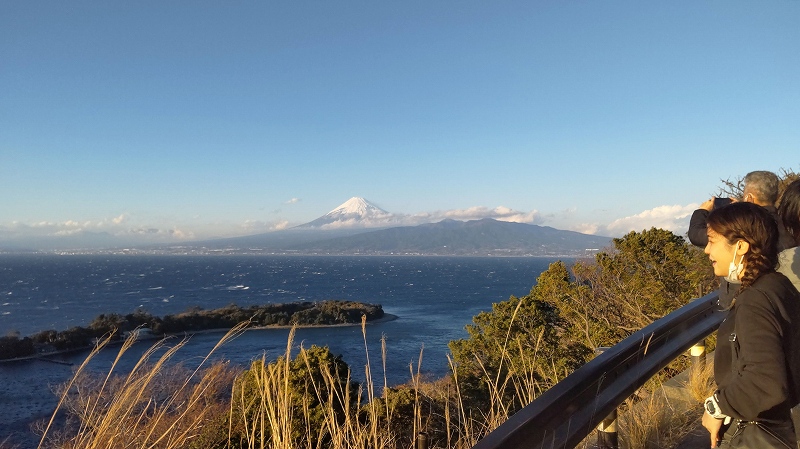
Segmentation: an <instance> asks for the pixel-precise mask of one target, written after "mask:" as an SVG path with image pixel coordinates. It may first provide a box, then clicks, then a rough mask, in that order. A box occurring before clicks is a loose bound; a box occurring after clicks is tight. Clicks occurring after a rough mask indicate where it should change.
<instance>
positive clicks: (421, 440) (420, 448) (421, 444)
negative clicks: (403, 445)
mask: <svg viewBox="0 0 800 449" xmlns="http://www.w3.org/2000/svg"><path fill="white" fill-rule="evenodd" d="M416 449H428V434H427V433H425V432H420V433H418V434H417V447H416Z"/></svg>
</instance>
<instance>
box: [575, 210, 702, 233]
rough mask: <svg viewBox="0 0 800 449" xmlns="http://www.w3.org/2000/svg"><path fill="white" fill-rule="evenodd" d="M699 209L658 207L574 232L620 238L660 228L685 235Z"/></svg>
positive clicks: (577, 229)
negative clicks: (696, 210) (694, 213)
mask: <svg viewBox="0 0 800 449" xmlns="http://www.w3.org/2000/svg"><path fill="white" fill-rule="evenodd" d="M697 207H698V205H697V204H696V203H693V204H688V205H685V206H684V205H678V204H676V205H665V206H658V207H654V208H652V209H648V210H646V211H643V212H640V213H638V214H636V215H631V216H628V217H622V218H618V219H616V220H614V221H612V222H610V223H608V224H602V223H583V224H579V225H576V226H573V227H572V230H574V231H578V232H583V233H585V234H598V235H607V236H611V237H619V236H622V235H625V234H627V233H629V232H631V231H637V232H638V231H642V230H645V229H650V228H660V229H666V230H668V231H671V232H673V233H674V234H677V235H684V234H686V231H687V230H688V229H689V217H690V216H691V214H692V212H694V211H695V209H697Z"/></svg>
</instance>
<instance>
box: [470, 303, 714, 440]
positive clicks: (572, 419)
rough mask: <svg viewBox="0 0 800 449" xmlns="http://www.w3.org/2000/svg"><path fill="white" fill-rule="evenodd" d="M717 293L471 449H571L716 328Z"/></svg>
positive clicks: (653, 327) (589, 368)
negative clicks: (638, 390) (630, 397)
mask: <svg viewBox="0 0 800 449" xmlns="http://www.w3.org/2000/svg"><path fill="white" fill-rule="evenodd" d="M724 316H725V313H724V312H723V311H722V310H721V309H720V307H719V305H718V304H717V293H716V292H714V293H710V294H708V295H706V296H703V297H702V298H699V299H695V300H694V301H692V302H691V303H689V304H688V305H686V306H684V307H681V308H680V309H678V310H676V311H674V312H672V313H670V314H669V315H667V316H665V317H663V318H661V319H659V320H656V321H655V322H653V323H652V324H650V325H649V326H647V327H645V328H644V329H642V330H640V331H638V332H636V333H634V334H633V335H631V336H630V337H628V338H626V339H625V340H623V341H621V342H620V343H618V344H617V345H615V346H613V347H611V348H609V349H608V350H606V351H605V352H603V353H602V354H601V355H599V356H597V357H595V358H594V359H593V360H591V361H589V362H588V363H586V364H585V365H583V366H582V367H580V368H578V369H577V370H575V371H574V372H573V373H572V374H570V375H569V376H567V377H566V378H564V379H563V380H562V381H561V382H559V383H557V384H556V385H554V386H553V387H551V388H550V389H548V390H547V391H545V392H544V393H542V395H541V396H539V397H538V398H536V400H534V401H533V402H531V403H530V404H528V405H527V406H525V407H524V408H523V409H522V410H520V411H519V412H517V413H516V414H514V415H513V416H511V417H510V418H509V419H508V420H507V421H506V422H504V423H503V424H501V425H500V426H499V427H498V428H497V429H495V430H494V431H493V432H491V433H489V434H488V435H486V437H484V438H483V439H482V440H481V441H479V442H478V444H476V445H475V446H474V448H473V449H517V448H519V449H522V448H542V449H544V448H548V449H555V448H573V447H575V446H576V445H578V444H579V443H580V442H581V441H582V440H583V439H584V438H586V436H587V435H589V433H590V432H592V430H594V428H595V427H596V426H597V425H598V424H599V423H600V422H601V421H602V420H603V419H604V418H605V417H606V416H608V414H609V413H611V411H613V410H614V409H616V408H617V406H619V405H620V404H621V403H622V402H623V401H625V399H626V398H628V397H629V396H630V395H631V394H633V393H634V392H635V391H636V390H637V389H638V388H639V387H641V386H642V385H644V383H645V382H647V380H648V379H650V378H651V377H653V376H654V375H655V374H656V373H658V372H659V371H660V370H661V369H663V368H664V367H665V366H667V364H669V363H670V362H671V361H672V360H674V359H676V358H677V357H678V356H679V355H681V354H682V353H683V352H685V351H686V350H688V349H689V348H690V347H692V345H694V344H695V343H697V342H698V341H700V340H702V339H703V338H705V337H706V336H708V335H709V334H711V333H712V332H713V331H714V330H716V329H717V328H718V327H719V324H720V323H721V322H722V319H723V318H724Z"/></svg>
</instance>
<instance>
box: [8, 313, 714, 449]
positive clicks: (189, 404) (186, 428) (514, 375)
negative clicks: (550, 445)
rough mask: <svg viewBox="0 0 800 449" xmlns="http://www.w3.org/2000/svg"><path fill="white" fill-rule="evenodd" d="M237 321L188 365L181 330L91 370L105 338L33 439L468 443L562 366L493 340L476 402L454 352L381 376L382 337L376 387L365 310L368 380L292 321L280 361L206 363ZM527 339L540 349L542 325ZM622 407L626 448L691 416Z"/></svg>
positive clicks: (57, 446) (86, 444)
mask: <svg viewBox="0 0 800 449" xmlns="http://www.w3.org/2000/svg"><path fill="white" fill-rule="evenodd" d="M512 321H513V320H512ZM243 331H244V325H243V326H239V327H237V328H234V329H232V330H231V332H229V333H227V334H226V335H225V336H224V337H223V338H222V339H221V340H220V342H219V343H218V344H217V345H216V346H215V347H214V348H213V349H212V350H211V351H210V353H209V354H208V355H207V356H206V358H205V359H204V360H203V361H202V362H201V363H200V364H199V366H198V367H197V368H196V369H194V370H188V369H184V368H182V367H180V366H176V365H175V363H170V362H171V360H172V359H173V357H174V356H175V354H176V353H177V352H178V351H179V350H180V349H181V348H182V347H183V346H184V345H185V344H186V341H185V340H184V341H179V342H177V343H176V344H175V345H173V346H171V347H167V346H166V342H165V341H161V342H159V343H156V344H155V345H153V346H152V347H151V348H150V349H149V350H147V351H146V352H145V353H144V355H142V356H141V358H140V359H139V361H138V362H137V363H136V365H135V366H134V368H133V369H132V370H130V372H127V373H125V374H124V375H120V374H117V373H116V367H117V364H118V362H119V360H120V359H121V358H122V357H123V355H124V354H125V353H126V352H127V351H128V350H129V349H130V347H131V346H132V345H133V343H134V340H133V339H129V340H127V341H126V342H125V343H124V344H123V345H122V347H121V349H120V350H119V353H118V355H117V357H116V360H115V362H114V363H113V364H112V366H111V368H110V369H109V371H108V373H106V374H105V375H104V376H94V377H93V376H90V375H87V374H86V366H87V365H88V363H89V362H90V360H91V359H92V358H94V356H96V355H97V353H98V352H99V351H100V350H101V349H103V347H105V346H106V345H107V343H108V340H107V339H106V340H103V341H101V342H100V343H99V344H98V346H97V348H95V350H94V351H92V352H91V353H90V354H89V356H88V357H87V359H86V360H85V361H84V363H83V364H81V366H80V367H78V369H77V370H76V373H75V376H74V377H73V379H72V380H71V381H69V382H68V383H67V384H65V385H64V387H63V389H62V393H61V397H60V401H59V403H58V407H57V409H56V412H55V413H54V414H53V416H52V418H51V419H50V420H49V421H48V422H47V423H46V424H43V425H42V426H41V429H42V430H41V432H42V437H41V442H40V444H39V448H53V449H77V448H81V449H84V448H116V447H126V448H153V449H156V448H158V449H161V448H164V449H171V448H189V449H192V448H194V449H204V448H213V449H289V448H292V449H294V448H300V449H323V448H324V449H351V448H363V449H401V448H402V449H412V448H414V445H415V439H416V438H417V436H418V435H419V434H422V433H424V434H426V435H427V436H428V441H429V448H430V449H434V448H443V449H468V448H470V447H472V446H474V445H475V444H476V443H477V442H478V441H479V440H480V439H481V438H482V437H483V436H484V435H486V434H487V433H488V432H491V431H492V430H494V429H495V428H497V427H498V426H499V425H500V424H502V423H503V422H505V421H506V420H507V419H508V418H509V417H510V415H511V414H512V413H513V412H514V410H515V408H514V407H513V406H512V405H510V404H509V394H510V395H512V396H513V400H514V402H515V403H517V404H522V405H524V404H528V403H530V402H531V401H533V400H534V399H536V397H538V395H540V394H541V393H542V392H543V391H544V390H545V389H546V388H547V387H548V386H549V385H543V384H542V383H541V381H540V380H537V379H542V378H546V379H557V378H558V376H563V375H565V374H566V373H557V372H555V368H553V372H551V373H544V374H542V373H538V374H539V376H538V377H537V376H534V375H533V372H534V366H539V365H538V364H537V363H535V362H536V360H535V357H536V354H537V353H538V350H534V351H533V353H534V356H530V355H527V356H526V352H525V351H523V349H522V347H520V346H519V343H517V342H515V340H512V339H511V338H510V334H507V337H506V339H505V340H504V341H498V342H496V345H497V347H496V351H497V354H499V355H500V359H501V360H502V365H503V368H504V369H502V370H501V371H502V373H503V374H502V375H501V374H498V373H496V372H490V370H489V369H487V368H485V367H483V376H484V378H485V380H486V385H487V389H488V391H487V393H488V395H487V397H488V398H489V400H488V402H487V403H486V404H482V407H480V408H476V407H474V404H472V405H470V404H468V403H467V402H468V401H467V400H466V399H465V397H464V395H463V394H462V391H461V389H460V387H459V385H460V383H459V368H458V366H457V364H455V363H453V361H452V359H450V357H448V361H449V363H450V368H451V375H449V376H447V377H445V378H442V379H438V380H434V381H430V380H426V379H424V378H423V376H422V375H421V372H422V361H423V351H422V350H420V354H419V358H418V359H417V361H416V362H414V363H411V364H409V381H408V382H407V383H406V384H404V385H401V386H395V387H391V386H389V385H388V381H387V373H386V360H387V351H386V344H385V340H384V339H382V340H381V348H380V350H381V366H382V368H383V373H382V375H383V376H382V377H383V379H382V385H381V386H380V387H378V386H377V384H376V382H375V381H374V377H375V375H376V373H374V372H373V369H372V363H371V359H370V348H369V346H368V344H367V338H366V335H367V330H366V323H365V322H364V321H362V326H361V331H362V334H363V336H364V351H365V353H366V356H367V357H366V365H365V366H364V379H365V380H364V382H363V383H361V384H359V385H358V388H355V389H354V388H351V387H350V385H351V384H352V378H353V376H352V373H351V372H350V371H349V370H346V372H339V371H338V370H336V369H331V368H330V366H328V365H324V364H322V365H319V366H316V364H317V361H316V359H314V358H313V354H312V353H313V351H311V350H309V349H306V348H303V347H302V346H300V347H296V346H295V342H294V335H295V332H294V329H292V330H291V331H290V333H289V337H288V339H287V343H286V350H285V352H284V353H283V354H282V355H281V356H280V357H278V358H277V360H274V361H270V360H268V358H267V356H266V354H264V355H263V356H262V357H261V358H260V359H257V360H255V361H254V362H253V363H252V365H251V366H250V368H249V369H248V370H246V371H242V370H237V369H233V368H231V367H229V366H228V365H227V364H225V363H213V364H211V363H210V362H209V360H210V358H211V356H212V354H213V353H214V352H215V351H216V350H217V349H218V348H219V347H220V346H222V345H224V344H225V343H226V342H227V341H229V340H230V339H232V338H234V337H235V336H237V335H238V334H239V333H241V332H243ZM534 338H535V342H536V344H534V349H537V348H538V342H539V341H541V336H534ZM531 357H533V359H531ZM293 361H294V363H300V364H301V365H300V366H304V367H305V369H306V370H307V371H308V372H315V373H318V375H314V376H310V378H309V379H310V380H309V381H308V383H307V384H306V387H305V389H304V390H303V391H298V390H297V389H296V387H292V385H293V382H294V381H296V379H295V378H293V376H296V375H297V373H296V372H295V371H296V370H292V369H290V365H291V362H293ZM540 369H541V368H540ZM709 373H710V367H708V368H706V369H705V370H696V372H694V373H693V375H692V376H690V379H689V381H687V389H688V390H690V391H691V394H692V395H693V396H694V397H702V398H704V397H705V396H703V395H704V394H705V393H704V392H706V391H708V389H709V388H710V382H709V376H710V374H709ZM549 383H550V382H549V381H548V384H549ZM698 403H699V400H698ZM317 404H318V405H317ZM622 410H624V412H621V413H620V417H619V428H620V440H621V443H622V447H624V448H629V449H639V448H641V449H646V448H654V447H669V446H670V445H671V444H673V443H674V442H675V441H677V439H678V438H679V437H681V436H682V435H684V434H685V429H686V428H687V427H688V426H689V425H690V424H691V423H692V422H693V420H694V421H696V419H697V416H696V409H692V405H691V404H689V405H688V406H687V405H686V404H685V403H683V404H678V403H674V402H672V401H670V400H669V399H668V398H667V397H666V395H664V394H661V393H659V392H658V390H656V391H655V392H654V393H652V394H650V395H648V396H646V397H645V398H644V399H639V400H637V401H634V400H633V399H630V400H629V401H628V402H627V403H626V405H625V406H624V407H622ZM63 418H66V420H65V419H63ZM64 421H66V423H64ZM0 447H2V446H0Z"/></svg>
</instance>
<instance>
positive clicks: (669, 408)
mask: <svg viewBox="0 0 800 449" xmlns="http://www.w3.org/2000/svg"><path fill="white" fill-rule="evenodd" d="M713 372H714V371H713V365H712V364H711V363H707V364H705V366H704V367H702V368H696V367H692V368H690V369H689V370H688V371H687V374H688V377H687V378H686V380H685V381H683V382H681V383H678V384H677V385H675V386H673V387H672V389H671V390H670V389H669V388H666V387H662V388H656V389H655V390H654V391H653V392H651V393H650V394H649V395H646V396H645V397H644V398H643V399H641V400H638V401H634V399H633V398H631V399H628V400H627V401H626V403H625V404H624V405H623V407H621V409H624V412H622V413H621V414H620V417H619V419H618V421H619V432H620V446H621V447H622V448H623V449H656V448H669V447H675V445H676V444H677V443H678V442H680V441H681V440H682V439H683V438H684V437H686V435H687V434H688V433H689V432H691V431H692V430H694V429H695V427H696V426H697V422H698V420H699V418H700V416H701V415H702V408H701V406H700V404H701V403H702V401H703V400H704V399H705V398H707V397H708V396H709V395H710V394H711V393H712V392H713V390H714V385H713V381H712V379H713V375H714V374H713ZM670 391H672V392H673V393H672V394H669V393H668V392H670Z"/></svg>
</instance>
